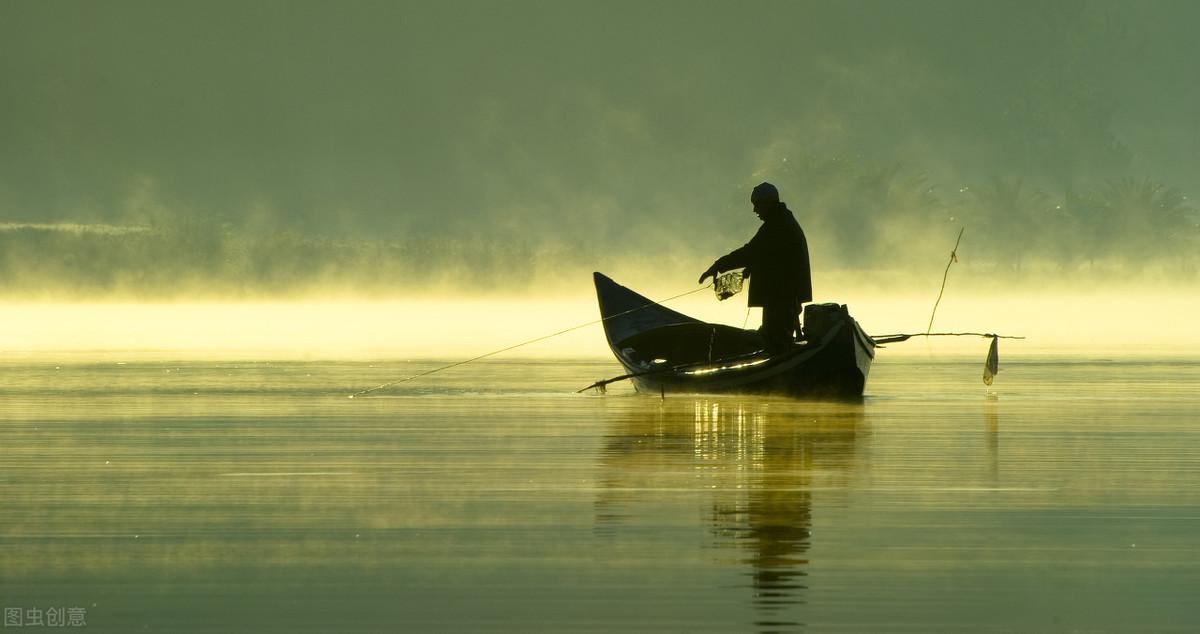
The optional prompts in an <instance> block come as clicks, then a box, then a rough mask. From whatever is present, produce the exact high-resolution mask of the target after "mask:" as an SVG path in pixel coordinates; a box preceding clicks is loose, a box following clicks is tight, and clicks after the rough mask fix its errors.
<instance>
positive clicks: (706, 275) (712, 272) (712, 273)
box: [696, 264, 717, 284]
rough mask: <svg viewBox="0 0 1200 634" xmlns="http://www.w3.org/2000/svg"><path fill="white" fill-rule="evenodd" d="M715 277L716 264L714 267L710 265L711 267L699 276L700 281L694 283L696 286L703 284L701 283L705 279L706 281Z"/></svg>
mask: <svg viewBox="0 0 1200 634" xmlns="http://www.w3.org/2000/svg"><path fill="white" fill-rule="evenodd" d="M716 275H717V265H716V264H714V265H712V266H710V267H708V270H707V271H705V272H704V273H703V274H701V275H700V280H699V281H698V282H696V283H697V284H703V283H704V280H706V279H708V278H710V277H715V276H716Z"/></svg>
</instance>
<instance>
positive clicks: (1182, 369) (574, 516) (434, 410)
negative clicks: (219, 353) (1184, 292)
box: [0, 350, 1200, 632]
mask: <svg viewBox="0 0 1200 634" xmlns="http://www.w3.org/2000/svg"><path fill="white" fill-rule="evenodd" d="M1003 353H1004V351H1002V354H1003ZM436 365H439V364H438V363H436V362H423V363H414V362H401V361H396V362H374V363H366V362H331V361H314V362H278V363H268V362H238V361H211V360H204V361H198V360H191V361H165V360H159V359H154V358H151V357H138V356H130V357H128V358H116V357H113V356H105V357H80V358H75V359H72V358H67V357H63V358H59V359H57V360H55V361H53V362H45V361H36V360H24V361H21V360H16V361H8V362H5V363H3V364H0V505H2V510H0V603H2V604H3V606H4V607H5V608H6V609H7V610H6V613H5V617H6V619H13V620H15V619H17V618H18V617H19V618H20V620H21V621H22V627H25V628H33V629H41V626H38V625H30V623H31V622H32V621H33V620H35V619H41V620H42V622H45V620H46V619H48V618H51V615H54V616H53V618H55V619H58V618H60V615H62V618H68V617H67V616H66V615H63V613H62V612H59V611H58V610H66V609H72V610H71V614H70V615H69V617H70V618H76V619H79V620H82V621H85V622H86V624H87V628H88V629H89V630H90V631H113V632H131V631H140V630H154V631H180V632H183V631H207V632H218V631H222V632H223V631H248V632H258V631H281V632H282V631H287V632H292V631H314V632H335V631H379V632H382V631H470V632H488V631H505V632H524V631H533V630H542V631H567V630H571V631H581V630H583V631H712V632H730V631H761V632H775V631H779V632H784V631H800V630H809V631H912V632H929V631H1013V632H1036V631H1046V632H1061V631H1083V632H1150V631H1197V630H1198V629H1200V602H1198V601H1197V596H1198V593H1200V389H1198V388H1200V364H1197V363H1191V362H1181V361H1180V360H1178V359H1175V360H1171V361H1158V362H1156V361H1154V360H1146V359H1142V360H1137V359H1113V360H1105V359H1096V358H1083V357H1078V358H1075V357H1064V358H1036V359H1033V360H1029V361H1024V362H1021V361H1014V360H1012V359H1011V358H1009V359H1003V358H1002V371H1001V374H1000V375H999V377H998V378H997V382H996V384H995V385H994V386H993V387H992V388H991V389H990V390H989V389H985V388H984V386H983V385H982V383H981V381H980V375H981V373H982V365H983V350H981V351H980V354H979V355H978V358H975V357H972V358H970V359H961V358H953V359H949V360H946V359H941V360H938V359H923V358H914V357H905V358H898V357H888V356H887V355H886V354H883V353H881V355H880V359H879V361H878V363H877V364H876V366H875V368H874V370H873V374H872V376H871V378H870V380H869V382H868V386H867V397H866V398H865V400H864V402H863V403H861V404H854V405H847V404H827V403H805V402H795V401H788V400H782V399H764V398H748V397H708V396H696V397H688V396H670V395H668V397H667V398H666V399H665V400H664V399H660V398H658V397H645V396H638V395H634V394H632V393H630V392H629V388H627V387H626V388H617V389H612V390H610V392H609V394H608V395H607V396H597V395H582V394H574V393H573V392H574V390H576V389H578V388H580V387H583V386H584V385H587V384H588V383H590V382H592V381H593V380H596V379H600V378H603V377H606V376H612V375H615V374H619V373H620V368H619V367H618V366H617V365H616V364H615V363H614V362H612V361H586V362H564V361H528V360H518V361H491V362H480V363H477V364H472V365H469V366H463V367H460V368H456V369H454V370H450V371H448V372H445V373H443V374H438V375H433V376H430V377H427V378H425V379H422V380H419V381H414V382H411V383H407V384H404V385H400V386H397V387H395V388H392V389H389V390H386V391H383V392H381V393H380V394H378V395H375V396H372V397H370V398H358V399H354V400H350V399H347V398H346V396H347V395H348V394H350V393H352V392H354V391H357V390H359V389H362V388H364V387H369V386H372V385H376V384H379V383H382V382H383V381H386V380H389V379H394V378H397V377H402V376H406V375H408V374H411V373H414V372H417V371H420V370H423V369H428V368H431V367H434V366H436ZM614 388H616V386H614ZM39 614H40V616H39ZM8 624H9V628H8V629H11V630H13V631H17V630H16V629H15V625H13V624H12V623H11V622H10V623H8ZM45 629H53V628H50V627H46V628H45ZM68 629H69V628H68Z"/></svg>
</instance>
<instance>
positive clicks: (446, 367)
mask: <svg viewBox="0 0 1200 634" xmlns="http://www.w3.org/2000/svg"><path fill="white" fill-rule="evenodd" d="M714 283H715V281H714V282H709V283H708V284H706V285H704V286H701V287H700V288H697V289H693V290H690V291H687V292H686V293H680V294H678V295H672V296H671V297H668V298H666V299H662V300H659V301H656V302H649V303H647V304H643V305H641V306H637V307H635V308H630V309H629V310H626V311H623V312H620V313H617V314H615V315H609V316H607V317H601V318H600V319H596V320H594V321H589V322H587V323H585V324H578V325H575V326H571V327H570V328H564V329H562V330H559V331H558V332H554V333H551V334H548V335H542V336H541V337H535V338H533V339H529V340H527V341H522V342H521V343H517V344H513V345H511V346H508V347H506V348H501V349H499V350H493V351H491V352H487V353H484V354H481V355H479V356H477V357H471V358H470V359H466V360H464V361H455V362H454V363H448V364H446V365H443V366H441V367H437V368H433V369H432V370H426V371H424V372H419V373H417V374H414V375H412V376H407V377H404V378H403V379H398V380H395V381H389V382H387V383H383V384H380V385H376V386H375V387H371V388H367V389H365V390H360V391H358V392H355V393H353V394H351V395H350V398H354V397H356V396H363V395H365V394H370V393H371V392H375V391H377V390H382V389H384V388H387V387H392V386H393V385H400V384H401V383H407V382H409V381H412V380H413V379H419V378H421V377H423V376H429V375H430V374H434V373H437V372H441V371H443V370H449V369H451V368H457V367H458V366H460V365H466V364H468V363H473V362H475V361H479V360H480V359H486V358H488V357H493V356H496V355H498V354H500V353H502V352H508V351H509V350H515V349H517V348H520V347H522V346H527V345H529V344H531V343H537V342H539V341H545V340H547V339H552V338H554V337H557V336H559V335H565V334H567V333H568V332H572V331H575V330H579V329H580V328H586V327H588V326H594V325H596V324H598V323H601V322H604V321H608V320H609V319H613V318H616V317H621V316H624V315H628V314H630V313H635V312H637V311H639V310H642V309H645V308H649V307H651V306H658V305H659V304H663V303H666V302H669V301H671V300H673V299H679V298H680V297H685V296H687V295H691V294H693V293H699V292H700V291H703V290H707V289H709V288H712V286H713V284H714Z"/></svg>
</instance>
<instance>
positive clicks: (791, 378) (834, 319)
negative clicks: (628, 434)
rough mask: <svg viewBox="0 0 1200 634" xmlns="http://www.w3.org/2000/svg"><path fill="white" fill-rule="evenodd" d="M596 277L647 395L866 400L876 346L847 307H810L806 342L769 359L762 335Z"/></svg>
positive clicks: (612, 341) (607, 325)
mask: <svg viewBox="0 0 1200 634" xmlns="http://www.w3.org/2000/svg"><path fill="white" fill-rule="evenodd" d="M594 277H595V282H596V296H597V299H598V300H599V303H600V316H601V317H602V318H603V320H604V334H605V336H606V337H607V338H608V345H609V347H610V348H612V351H613V354H614V355H616V357H617V360H618V361H620V362H621V365H622V366H624V367H625V370H626V372H627V375H625V376H624V377H622V378H628V379H630V380H631V381H633V384H634V386H635V387H636V389H637V390H638V391H640V392H650V393H653V394H666V393H680V392H684V393H751V394H780V395H786V396H793V397H800V398H834V399H846V398H851V399H853V398H861V397H862V393H863V387H864V385H865V384H866V381H867V374H868V373H869V372H870V370H871V361H872V360H873V359H874V358H875V341H874V340H873V339H872V338H871V337H870V336H869V335H868V334H867V333H866V332H864V331H863V329H862V328H861V327H859V325H858V323H857V322H856V321H854V319H853V318H852V317H851V316H850V313H849V312H848V311H847V310H846V306H845V305H841V304H810V305H808V306H806V307H805V309H804V340H803V341H798V342H796V343H795V344H794V345H793V347H792V348H791V349H790V350H788V351H786V352H782V353H776V354H769V353H767V352H766V351H764V349H763V342H762V338H761V337H760V336H759V334H758V332H756V331H753V330H742V329H740V328H734V327H732V326H726V325H722V324H711V323H706V322H703V321H700V320H698V319H695V318H693V317H688V316H687V315H684V314H683V313H679V312H676V311H674V310H671V309H669V308H667V307H665V306H662V305H660V304H657V303H654V302H653V301H651V300H650V299H648V298H646V297H644V296H642V295H640V294H638V293H635V292H634V291H631V290H629V289H628V288H625V287H624V286H621V285H620V284H617V283H616V282H614V281H613V280H611V279H610V278H608V277H607V276H605V275H603V274H601V273H595V274H594ZM603 383H606V382H601V383H600V384H597V385H602V384H603Z"/></svg>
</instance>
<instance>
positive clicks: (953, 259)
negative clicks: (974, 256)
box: [925, 227, 967, 335]
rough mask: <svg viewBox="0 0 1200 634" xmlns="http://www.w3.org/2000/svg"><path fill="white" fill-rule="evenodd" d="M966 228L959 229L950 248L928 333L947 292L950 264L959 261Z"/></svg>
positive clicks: (927, 329) (927, 327) (930, 316)
mask: <svg viewBox="0 0 1200 634" xmlns="http://www.w3.org/2000/svg"><path fill="white" fill-rule="evenodd" d="M966 230H967V228H966V227H963V228H961V229H959V230H958V239H957V240H955V241H954V248H953V249H951V250H950V261H949V262H947V263H946V272H945V273H942V287H941V288H940V289H938V296H937V301H935V302H933V312H931V313H929V325H928V326H926V327H925V334H926V335H928V334H929V331H930V330H933V317H934V315H937V309H938V304H940V303H942V293H945V292H946V278H948V277H950V265H951V264H954V263H955V262H957V261H958V244H959V243H960V242H962V237H963V232H965V231H966Z"/></svg>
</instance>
